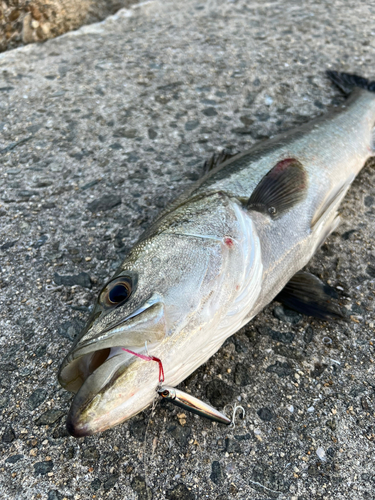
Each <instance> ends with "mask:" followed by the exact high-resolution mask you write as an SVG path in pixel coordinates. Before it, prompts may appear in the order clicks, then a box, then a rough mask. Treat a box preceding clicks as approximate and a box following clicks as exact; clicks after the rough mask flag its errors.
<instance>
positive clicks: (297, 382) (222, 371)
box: [0, 0, 375, 500]
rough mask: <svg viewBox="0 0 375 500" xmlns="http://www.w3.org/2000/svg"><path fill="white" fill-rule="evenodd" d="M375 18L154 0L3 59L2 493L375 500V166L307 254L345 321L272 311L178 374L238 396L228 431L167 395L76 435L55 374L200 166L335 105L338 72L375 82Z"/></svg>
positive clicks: (319, 9)
mask: <svg viewBox="0 0 375 500" xmlns="http://www.w3.org/2000/svg"><path fill="white" fill-rule="evenodd" d="M374 14H375V8H374V7H370V5H369V3H368V4H367V5H366V3H365V2H352V1H348V0H333V1H320V2H314V3H312V2H307V1H305V2H300V1H299V2H296V1H287V0H280V1H275V2H268V3H265V2H255V1H254V2H251V3H250V2H246V1H244V0H238V1H232V2H227V1H209V2H207V3H203V2H196V1H182V0H175V1H170V0H163V1H160V2H156V1H155V2H151V3H147V4H143V5H141V6H139V7H136V8H133V9H132V10H129V11H126V10H125V11H124V10H123V11H120V12H119V13H118V14H117V15H116V16H115V17H112V18H109V19H107V20H106V21H105V22H103V23H99V24H97V25H92V26H89V27H85V28H82V29H81V30H79V31H77V32H74V33H69V34H67V35H64V36H62V37H60V38H58V39H55V40H50V41H48V42H46V43H44V44H41V45H29V46H27V47H23V48H20V49H16V50H13V51H10V52H7V53H4V54H2V55H1V56H0V154H1V156H0V158H1V160H0V161H1V173H2V175H1V177H0V186H1V190H0V198H1V199H0V203H1V206H0V216H1V217H0V224H1V225H0V229H1V240H0V254H1V281H0V288H1V292H0V304H1V306H0V322H1V337H0V342H1V359H0V387H1V393H0V413H1V415H0V436H1V455H0V457H1V458H0V471H1V474H0V495H1V498H7V499H37V498H40V499H48V500H62V499H82V500H84V499H94V498H96V499H102V498H103V499H107V498H108V499H118V498H125V499H136V498H138V499H140V500H141V499H142V500H146V499H147V500H150V499H154V500H157V499H164V498H166V499H169V500H177V499H178V500H190V499H202V498H208V499H217V500H219V499H220V500H224V499H228V498H233V499H240V498H241V499H255V500H266V499H276V498H277V499H291V500H297V499H298V500H307V499H331V498H335V499H348V498H351V499H353V500H356V499H372V498H374V496H375V475H374V458H373V457H374V446H375V422H374V417H375V413H374V412H375V393H374V391H375V380H374V372H375V364H374V359H375V353H374V343H375V332H374V315H373V310H374V293H375V288H374V284H375V251H374V249H373V235H374V233H375V188H374V187H373V186H374V182H375V171H374V166H372V167H371V165H368V167H367V168H365V169H364V170H363V171H362V173H361V174H360V176H359V177H358V178H357V179H356V181H355V182H354V184H353V187H352V188H351V190H350V192H349V194H348V196H347V197H346V200H345V202H344V203H343V206H342V214H343V219H344V222H343V224H342V226H341V227H340V228H339V229H338V231H337V232H336V233H334V234H333V235H332V236H331V237H330V238H329V240H328V241H327V243H326V244H325V245H324V246H323V247H322V249H321V250H320V251H319V253H318V255H317V256H316V257H315V258H314V259H313V261H312V262H311V264H310V265H309V270H311V271H312V272H314V273H316V274H317V275H319V276H321V277H322V278H323V279H324V280H326V281H328V282H329V283H330V284H331V285H332V286H335V287H337V288H338V290H339V291H340V293H341V296H342V297H341V302H342V304H343V307H344V309H345V310H346V311H347V314H348V318H349V321H348V322H344V321H338V322H337V323H326V322H322V321H317V320H312V319H311V318H307V317H302V316H299V315H290V314H289V313H288V311H286V310H285V309H283V308H282V307H281V306H278V305H277V304H275V303H273V304H270V305H269V307H268V308H267V309H266V310H265V311H264V312H262V313H261V314H259V315H258V316H257V318H255V320H253V321H252V322H251V323H250V324H248V325H247V326H245V327H244V328H243V329H242V330H241V331H239V332H238V333H237V334H236V335H234V336H233V337H232V338H230V339H229V340H228V341H227V342H226V343H225V344H224V346H223V347H222V348H221V349H220V351H219V352H218V353H217V354H216V355H215V356H214V357H213V358H211V359H210V361H209V362H208V363H206V364H205V365H204V366H202V367H201V368H200V369H199V370H197V371H196V372H195V373H194V374H193V375H192V376H190V377H189V378H188V379H187V380H186V381H185V383H184V384H182V388H186V389H188V390H190V391H191V392H192V393H193V394H194V395H196V396H197V397H201V398H202V399H204V400H208V401H211V403H212V404H214V405H215V406H216V407H218V408H223V406H224V405H225V404H227V403H231V404H233V403H234V402H236V401H241V404H242V405H243V406H244V407H245V408H246V416H245V419H243V420H241V419H238V422H237V426H236V427H235V429H233V430H231V429H228V428H226V427H225V428H223V427H222V426H219V425H217V424H214V423H211V422H208V421H206V420H203V419H199V418H198V417H195V416H192V415H190V414H189V415H186V416H185V417H184V416H182V413H183V412H182V411H181V410H179V409H176V408H174V407H170V406H168V405H164V404H162V403H160V404H158V405H157V406H156V408H155V410H154V412H153V413H152V412H151V409H149V410H146V411H145V412H143V413H142V414H140V415H139V416H137V417H135V418H134V419H132V420H131V421H129V422H127V423H125V424H123V425H121V426H119V427H117V428H115V429H112V430H109V431H107V432H105V433H103V434H101V435H97V436H92V437H87V438H84V439H80V440H76V439H74V438H72V437H69V436H68V435H67V433H66V431H65V427H64V425H65V415H66V413H67V410H68V408H69V404H70V401H71V395H70V394H69V393H67V392H66V391H64V390H62V389H61V388H60V387H59V385H58V382H57V379H56V375H57V371H58V367H59V364H60V362H61V360H62V359H63V357H64V355H65V354H66V353H67V351H68V350H69V347H70V345H71V342H72V339H73V338H74V336H75V335H76V334H77V333H78V332H79V330H80V328H81V327H82V325H83V323H84V321H85V319H86V318H87V316H88V313H89V309H90V305H91V304H92V303H93V299H94V297H95V296H96V294H97V292H98V290H99V289H100V286H101V284H102V283H103V282H104V281H105V280H106V279H107V278H108V277H110V276H111V274H112V273H113V270H114V269H115V268H116V267H117V265H118V264H119V263H120V262H121V260H122V259H123V257H124V255H125V254H126V252H127V250H128V248H129V247H131V246H132V245H133V244H134V242H135V241H136V240H137V238H138V237H139V235H140V234H141V232H142V231H143V229H144V228H145V227H147V226H148V225H149V224H150V221H151V220H152V219H153V218H154V217H155V215H156V214H157V213H158V211H159V210H160V209H161V208H163V207H164V206H165V205H166V204H167V203H168V202H169V201H171V200H172V199H173V198H174V197H176V196H177V194H179V193H180V192H182V190H183V189H184V188H185V187H186V186H188V185H190V184H191V183H192V182H193V181H194V180H197V179H198V178H199V176H200V175H201V172H202V165H203V162H204V160H206V159H207V158H208V157H210V156H211V154H212V153H213V152H217V151H219V150H220V149H221V148H223V147H227V148H231V149H232V150H235V151H240V150H243V149H244V148H248V147H249V146H250V145H252V144H254V143H255V142H257V141H259V140H261V139H264V138H266V137H269V136H271V135H274V134H275V133H277V132H279V131H283V130H286V129H288V128H290V127H292V126H296V125H298V124H300V123H303V122H306V121H307V120H309V119H310V118H312V117H314V116H317V115H320V114H322V113H324V112H326V109H327V108H328V107H329V106H330V105H335V104H336V105H337V104H338V103H339V102H342V100H343V97H342V96H341V94H340V93H339V92H338V91H337V90H336V89H334V88H333V87H332V86H331V84H330V83H329V82H328V81H327V80H326V78H325V77H324V70H325V69H327V68H335V69H341V70H346V71H351V72H357V73H359V74H361V75H364V76H368V77H371V71H373V61H374V49H375V42H374V35H375V16H374ZM372 76H374V74H373V75H372ZM348 139H349V138H348ZM332 147H335V145H334V144H333V145H332ZM146 430H147V433H146Z"/></svg>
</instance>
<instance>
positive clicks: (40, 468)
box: [34, 460, 54, 475]
mask: <svg viewBox="0 0 375 500" xmlns="http://www.w3.org/2000/svg"><path fill="white" fill-rule="evenodd" d="M53 465H54V464H53V462H52V460H46V461H44V462H37V463H36V464H34V471H35V474H36V475H39V474H40V475H45V474H48V472H51V471H52V469H53Z"/></svg>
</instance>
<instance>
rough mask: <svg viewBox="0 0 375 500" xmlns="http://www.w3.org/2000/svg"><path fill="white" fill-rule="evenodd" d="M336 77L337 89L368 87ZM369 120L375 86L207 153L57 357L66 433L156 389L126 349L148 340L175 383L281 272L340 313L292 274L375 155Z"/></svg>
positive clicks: (262, 299) (122, 416) (91, 426)
mask: <svg viewBox="0 0 375 500" xmlns="http://www.w3.org/2000/svg"><path fill="white" fill-rule="evenodd" d="M335 76H336V80H337V81H338V83H339V84H340V85H341V87H342V88H344V87H345V85H347V86H352V83H353V82H354V84H356V83H358V82H359V84H360V85H362V86H363V87H368V86H369V84H368V82H366V81H365V80H364V79H358V78H357V79H355V77H350V76H347V75H346V76H345V75H344V76H342V75H341V76H340V75H338V74H333V73H332V74H331V77H333V78H335ZM361 82H362V83H361ZM363 82H364V83H363ZM374 123H375V94H373V93H371V92H369V91H367V90H364V89H356V90H354V91H353V93H352V96H351V97H350V98H349V99H348V100H347V101H346V102H345V104H344V105H342V106H340V107H339V108H337V109H334V110H333V111H332V112H331V113H330V114H328V115H326V116H324V117H322V118H319V119H316V120H314V121H312V122H310V123H308V124H307V125H305V126H302V127H300V128H298V129H297V130H294V131H290V132H288V133H286V134H283V135H280V136H278V137H275V138H273V139H271V140H269V141H267V142H264V143H262V144H259V145H256V146H254V147H253V148H251V149H250V150H248V151H245V152H243V153H241V154H237V155H235V156H233V157H231V158H225V157H224V158H223V157H222V158H221V159H220V161H221V163H220V162H218V161H216V163H215V162H214V165H211V167H212V166H213V168H211V170H210V171H209V172H208V173H207V175H205V176H204V177H203V178H202V179H201V180H200V181H199V182H197V183H196V184H195V185H193V186H192V187H190V188H189V189H188V191H187V192H186V193H185V194H183V195H182V196H181V197H180V198H179V199H177V200H176V201H175V202H174V203H172V204H171V205H170V206H169V207H168V208H167V209H166V210H165V211H164V212H163V213H162V214H161V215H160V216H159V217H158V218H157V219H156V221H155V222H154V223H153V224H152V225H151V227H150V228H149V229H148V230H147V231H146V233H145V234H144V235H143V236H142V237H141V239H140V240H139V241H138V243H137V244H136V245H135V246H134V248H133V249H132V250H131V252H130V253H129V255H128V256H127V257H126V259H125V260H124V262H123V263H122V265H121V266H120V268H119V269H118V270H117V272H116V274H115V275H114V277H113V278H112V279H111V280H110V281H109V282H108V283H107V284H106V285H105V287H104V288H103V290H102V291H101V293H100V294H99V297H98V301H97V303H96V305H95V308H94V310H93V313H92V316H91V318H90V319H89V321H88V323H87V325H86V327H85V329H84V330H83V332H82V333H81V335H80V336H79V338H78V339H77V340H76V342H75V344H74V345H73V347H72V349H71V351H70V353H69V354H68V355H67V357H66V358H65V360H64V361H63V363H62V366H61V369H60V373H59V380H60V383H61V385H62V386H63V387H65V388H66V389H68V390H70V391H73V392H76V395H75V398H74V400H73V403H72V405H71V408H70V411H69V414H68V418H67V428H68V430H69V432H70V433H71V434H72V435H73V436H76V437H80V436H86V435H90V434H93V433H96V432H100V431H103V430H105V429H108V428H110V427H113V426H115V425H117V424H120V423H121V422H123V421H124V420H127V419H129V418H131V417H133V416H134V415H136V414H137V413H139V412H140V411H141V410H143V409H144V408H145V407H147V406H148V405H149V404H150V403H152V401H153V400H154V398H155V397H156V391H155V388H156V386H157V384H158V381H159V379H158V369H159V367H158V365H157V363H152V362H145V361H144V360H142V359H139V358H138V357H137V356H134V355H133V354H131V353H129V352H126V351H124V350H123V348H127V349H129V350H131V351H132V352H135V353H141V352H143V349H144V345H145V342H147V344H148V350H149V353H150V354H152V355H153V356H155V357H156V358H158V359H160V360H161V362H162V364H163V367H164V373H165V383H166V384H167V385H168V386H176V385H178V384H179V383H180V382H181V381H182V380H184V379H185V378H186V377H187V376H188V375H189V374H191V373H192V372H193V371H194V370H196V369H197V368H198V367H199V366H200V365H201V364H202V363H204V362H205V361H207V360H208V359H209V358H210V357H211V356H212V355H213V354H214V353H215V352H216V351H217V350H218V349H219V348H220V346H221V345H222V344H223V342H224V341H225V339H226V338H228V337H229V336H230V335H232V334H233V333H235V332H236V331H237V330H239V329H240V328H241V327H242V326H243V325H245V324H246V323H247V322H248V321H250V320H251V319H252V318H253V317H254V316H255V315H256V314H257V313H258V312H259V311H261V310H262V309H263V308H264V307H265V306H266V305H267V304H268V303H269V302H270V301H271V300H272V299H273V298H274V297H275V296H276V295H277V294H279V292H281V291H282V290H283V289H284V287H285V286H286V285H287V283H288V282H290V283H289V285H288V287H289V289H288V287H287V288H285V290H287V294H286V295H287V298H288V297H289V301H291V302H293V297H297V301H296V303H295V304H294V305H295V306H296V305H297V306H298V304H299V307H300V308H301V309H302V310H303V308H305V310H306V312H307V313H309V312H312V313H313V312H314V311H313V310H314V309H315V310H316V311H318V312H319V311H321V317H325V315H326V313H325V312H324V307H325V306H327V310H328V312H327V314H328V313H329V312H331V313H333V314H334V313H335V309H334V307H333V306H330V305H329V303H328V301H329V298H328V297H327V295H326V294H325V292H324V287H323V285H322V284H321V283H320V282H319V280H317V278H313V277H311V275H308V274H307V273H299V274H297V275H296V273H298V272H299V271H300V270H301V269H302V268H303V267H304V266H305V265H306V264H307V263H308V261H309V260H310V259H311V257H312V256H313V255H314V253H315V252H316V250H317V249H318V248H319V247H320V245H321V244H322V243H323V242H324V240H325V239H326V238H327V236H328V235H329V234H330V233H331V232H332V231H334V230H335V229H336V228H337V226H338V224H339V222H340V218H339V216H338V212H337V209H338V207H339V205H340V203H341V201H342V199H343V197H344V196H345V194H346V192H347V190H348V188H349V186H350V184H351V183H352V181H353V180H354V178H355V176H356V175H357V174H358V172H359V171H360V170H361V168H362V167H363V165H364V164H365V162H366V160H367V159H368V158H369V157H370V156H373V155H374V137H375V136H374ZM293 276H294V278H293V280H294V281H293V280H292V281H290V280H291V278H292V277H293ZM310 302H311V303H312V304H313V306H311V307H310ZM292 306H293V303H292ZM329 308H331V311H329ZM336 312H337V311H336ZM337 315H339V313H338V312H337Z"/></svg>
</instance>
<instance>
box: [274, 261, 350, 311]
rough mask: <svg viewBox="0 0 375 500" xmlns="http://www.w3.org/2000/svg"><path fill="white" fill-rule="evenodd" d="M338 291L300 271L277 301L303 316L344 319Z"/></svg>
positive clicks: (278, 296)
mask: <svg viewBox="0 0 375 500" xmlns="http://www.w3.org/2000/svg"><path fill="white" fill-rule="evenodd" d="M337 298H338V296H337V293H336V291H335V290H334V289H333V288H331V287H330V286H328V285H326V284H324V283H323V282H322V281H321V280H320V279H319V278H317V277H316V276H314V275H313V274H310V273H307V272H305V271H299V272H298V273H297V274H295V275H294V276H293V278H292V279H291V280H290V281H289V282H288V283H287V285H286V286H285V287H284V288H283V290H282V291H281V292H280V293H279V295H277V296H276V298H275V300H278V301H279V302H282V303H283V304H284V305H286V306H287V307H289V308H290V309H293V310H295V311H297V312H299V313H301V314H306V315H307V316H314V317H315V318H320V319H337V318H340V319H342V318H343V314H342V312H341V310H340V308H339V306H338V305H337V304H336V303H334V302H333V301H332V299H337Z"/></svg>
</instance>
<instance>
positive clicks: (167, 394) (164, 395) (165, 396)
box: [161, 390, 169, 398]
mask: <svg viewBox="0 0 375 500" xmlns="http://www.w3.org/2000/svg"><path fill="white" fill-rule="evenodd" d="M161 395H162V396H163V397H164V398H167V397H168V396H169V391H167V390H165V391H163V392H162V393H161Z"/></svg>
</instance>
